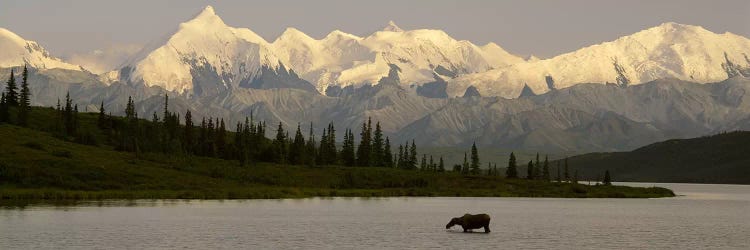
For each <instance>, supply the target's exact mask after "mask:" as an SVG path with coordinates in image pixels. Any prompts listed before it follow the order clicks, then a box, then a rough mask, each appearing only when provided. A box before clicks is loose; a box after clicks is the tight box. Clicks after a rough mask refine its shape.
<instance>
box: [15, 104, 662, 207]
mask: <svg viewBox="0 0 750 250" xmlns="http://www.w3.org/2000/svg"><path fill="white" fill-rule="evenodd" d="M54 112H55V111H54V110H52V109H48V108H35V109H34V111H33V112H32V119H31V120H30V121H33V122H31V123H30V125H29V127H30V128H24V127H19V126H14V125H9V124H0V200H10V199H45V200H67V199H108V198H194V199H234V198H295V197H311V196H525V197H667V196H673V195H674V194H673V193H672V192H671V191H670V190H668V189H663V188H631V187H620V186H612V187H609V186H586V185H580V184H568V183H550V182H543V181H527V180H513V179H504V178H502V177H496V176H462V175H459V174H454V173H436V172H422V171H412V170H402V169H392V168H371V167H338V166H318V167H306V166H289V165H279V164H272V163H260V162H253V163H250V164H248V165H246V166H244V167H241V166H240V164H239V162H238V161H236V160H223V159H218V158H207V157H196V156H187V155H175V154H172V155H166V154H160V153H144V154H139V155H136V154H134V153H132V152H120V151H115V150H114V149H113V147H111V146H107V145H106V144H104V143H90V144H92V145H82V144H78V143H74V142H72V141H74V140H75V138H65V137H60V136H58V135H56V134H55V133H51V132H46V131H45V130H46V129H45V128H48V127H50V126H51V125H50V124H52V123H51V122H49V120H51V119H52V118H49V117H54V116H53V114H54ZM45 120H46V122H45ZM80 121H81V128H82V129H84V130H87V131H89V132H90V133H89V134H90V136H91V137H93V138H95V139H93V140H91V139H90V140H88V141H89V142H91V141H97V140H100V141H101V140H104V139H103V137H104V136H103V135H101V134H99V133H98V132H97V128H96V125H95V124H96V123H95V122H96V115H95V114H81V115H80ZM143 122H144V123H146V121H143ZM97 138H98V139H97Z"/></svg>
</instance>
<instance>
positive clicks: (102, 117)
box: [96, 101, 107, 129]
mask: <svg viewBox="0 0 750 250" xmlns="http://www.w3.org/2000/svg"><path fill="white" fill-rule="evenodd" d="M96 125H97V127H99V129H105V128H107V114H106V113H105V111H104V101H102V102H101V104H99V116H98V117H97V120H96Z"/></svg>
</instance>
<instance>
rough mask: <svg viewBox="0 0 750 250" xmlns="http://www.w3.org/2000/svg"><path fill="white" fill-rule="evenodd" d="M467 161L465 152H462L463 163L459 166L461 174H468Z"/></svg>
mask: <svg viewBox="0 0 750 250" xmlns="http://www.w3.org/2000/svg"><path fill="white" fill-rule="evenodd" d="M469 166H470V165H469V160H468V159H467V158H466V152H464V163H463V164H462V165H461V174H464V175H467V174H469Z"/></svg>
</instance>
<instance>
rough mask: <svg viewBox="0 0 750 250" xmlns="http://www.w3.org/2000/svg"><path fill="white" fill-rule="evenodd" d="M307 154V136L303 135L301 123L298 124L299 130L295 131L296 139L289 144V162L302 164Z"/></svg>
mask: <svg viewBox="0 0 750 250" xmlns="http://www.w3.org/2000/svg"><path fill="white" fill-rule="evenodd" d="M304 154H305V138H304V137H303V136H302V129H301V127H300V124H299V123H298V124H297V131H296V132H295V133H294V140H293V141H292V144H291V145H290V146H289V162H290V163H291V164H294V165H301V164H303V163H304V158H305V156H304Z"/></svg>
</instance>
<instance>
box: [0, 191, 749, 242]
mask: <svg viewBox="0 0 750 250" xmlns="http://www.w3.org/2000/svg"><path fill="white" fill-rule="evenodd" d="M627 185H633V186H654V185H656V186H663V187H668V188H671V189H672V190H674V191H675V192H676V193H677V194H678V195H680V196H679V197H675V198H662V199H556V198H368V199H363V198H330V199H328V198H312V199H285V200H231V201H198V200H190V201H184V200H157V201H150V200H139V201H106V202H83V203H80V204H76V205H73V206H48V205H36V206H26V207H23V208H18V207H5V208H0V249H48V248H55V249H58V248H74V249H80V248H95V249H110V248H111V249H122V248H129V249H153V248H159V249H161V248H189V249H216V248H219V249H237V248H250V249H311V248H324V249H328V248H337V249H363V248H364V249H369V248H378V249H382V248H390V249H404V248H418V249H423V248H451V249H469V248H477V249H488V248H511V249H514V248H525V249H550V248H556V249H612V248H615V249H618V248H640V249H644V248H647V249H655V248H656V249H706V248H711V249H750V186H743V185H703V184H648V183H627ZM464 213H487V214H490V215H491V216H492V221H491V224H490V227H491V229H492V232H491V233H489V234H485V233H462V232H461V229H460V227H454V228H452V229H451V230H446V229H445V225H446V224H447V223H448V221H449V220H450V218H451V217H456V216H461V215H463V214H464ZM476 231H477V232H483V230H476Z"/></svg>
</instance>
